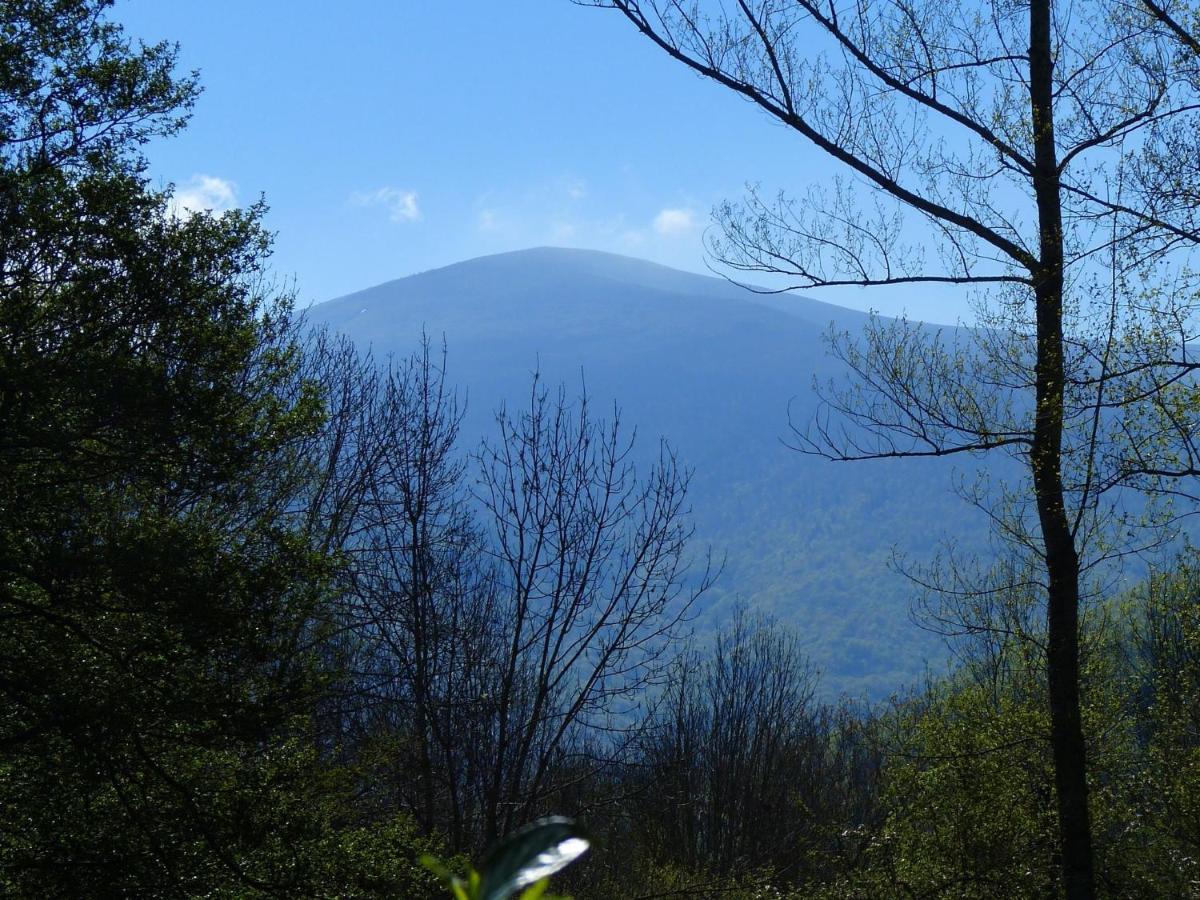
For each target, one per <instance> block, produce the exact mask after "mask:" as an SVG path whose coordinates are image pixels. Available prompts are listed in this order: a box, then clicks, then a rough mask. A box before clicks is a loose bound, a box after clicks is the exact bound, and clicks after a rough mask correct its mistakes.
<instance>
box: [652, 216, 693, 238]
mask: <svg viewBox="0 0 1200 900" xmlns="http://www.w3.org/2000/svg"><path fill="white" fill-rule="evenodd" d="M695 227H696V215H695V213H693V212H692V211H691V210H690V209H664V210H660V211H659V213H658V215H657V216H655V217H654V230H655V231H656V232H657V233H658V234H661V235H662V236H664V237H673V236H675V235H678V234H684V233H686V232H688V231H691V230H692V229H693V228H695Z"/></svg>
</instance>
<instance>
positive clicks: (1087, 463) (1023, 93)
mask: <svg viewBox="0 0 1200 900" xmlns="http://www.w3.org/2000/svg"><path fill="white" fill-rule="evenodd" d="M592 5H599V6H606V7H611V8H614V9H616V10H617V11H619V12H620V13H621V14H623V15H624V16H625V17H626V18H627V19H628V20H629V21H630V22H632V23H633V25H634V26H635V27H636V28H637V29H638V30H639V31H640V32H641V33H642V34H644V35H645V36H646V37H647V38H649V39H650V40H651V41H653V42H654V43H655V44H656V45H658V46H659V47H660V48H661V49H662V50H663V51H665V52H666V53H667V54H669V55H670V56H672V57H673V58H675V59H677V60H678V61H680V62H681V63H683V64H684V65H686V66H687V67H688V68H690V69H692V70H693V71H695V72H698V73H700V74H701V75H703V76H705V77H707V78H710V79H712V80H714V81H716V82H717V83H719V84H721V85H723V86H724V87H726V88H728V89H730V90H732V91H734V92H735V93H737V94H739V95H740V96H742V97H744V98H746V99H747V100H749V101H750V102H751V103H753V104H754V105H756V106H757V107H758V108H759V109H761V110H762V111H765V112H766V113H767V114H768V115H770V116H771V117H773V118H774V119H776V120H778V121H780V122H782V123H783V124H785V125H786V126H788V127H790V128H791V129H793V130H794V131H795V132H797V133H798V134H799V135H800V136H801V137H802V138H804V139H805V140H807V141H808V142H810V143H811V144H812V145H814V146H815V147H816V148H818V149H819V150H821V151H823V152H824V153H825V154H827V155H828V156H829V157H831V158H832V159H833V160H834V161H836V162H837V163H839V164H841V165H842V166H843V167H844V168H845V170H846V173H847V175H848V176H849V179H848V180H846V181H842V182H838V183H837V184H836V185H835V186H834V187H833V188H832V189H829V190H823V189H816V188H814V189H812V190H810V191H809V193H807V194H806V195H804V196H803V197H801V198H800V199H799V200H789V199H787V198H785V197H780V198H779V199H778V200H775V201H773V200H770V199H766V198H764V197H763V196H762V194H761V193H760V192H759V191H757V190H752V191H751V192H750V194H749V196H748V198H747V199H746V201H745V202H743V203H728V204H725V205H724V206H722V207H721V208H720V209H719V210H718V212H717V218H718V223H719V226H720V227H719V234H718V236H717V237H716V238H715V239H714V240H713V241H712V245H711V249H712V251H713V254H714V256H715V257H716V259H717V260H718V261H719V262H721V263H724V264H725V265H727V266H729V267H730V268H732V269H734V270H735V271H746V272H765V273H773V274H776V275H782V276H785V277H786V278H787V279H789V280H788V282H787V286H788V287H806V288H822V287H834V286H846V285H856V286H863V287H884V286H890V285H900V284H908V285H958V286H963V287H964V288H969V289H971V290H972V291H973V292H974V294H975V296H976V297H978V298H980V299H981V300H983V301H984V302H985V303H989V304H990V306H985V313H987V314H986V315H985V316H984V320H983V323H982V324H983V325H984V326H985V327H984V328H982V329H980V330H979V331H978V332H976V333H974V334H971V335H967V338H968V339H969V340H970V341H971V342H972V344H971V349H970V350H969V351H964V350H962V349H961V348H959V347H956V346H953V345H951V346H947V345H946V343H945V342H944V341H943V340H942V339H941V338H939V337H937V336H933V337H931V336H930V334H929V332H927V331H924V330H921V329H912V328H909V327H908V326H906V325H905V324H904V323H900V324H899V325H896V326H894V327H893V326H890V325H887V324H886V323H877V324H876V326H875V328H874V330H873V331H872V332H871V333H870V334H868V336H867V338H866V339H865V343H863V344H861V345H859V344H855V343H854V342H852V341H845V342H842V343H841V344H839V345H838V346H839V347H840V352H841V353H842V355H843V358H845V359H846V360H847V361H848V362H849V363H850V364H851V368H852V370H853V371H854V373H855V374H856V375H857V376H858V378H859V388H860V389H858V390H854V389H850V390H847V391H844V392H838V393H835V394H834V395H833V396H831V397H830V398H828V399H830V407H831V409H832V412H833V413H834V414H835V415H834V416H833V417H832V418H826V419H821V420H818V422H817V423H815V428H814V430H812V431H808V432H806V433H804V434H803V435H801V439H802V441H804V442H805V449H807V450H809V451H810V452H815V453H819V454H822V455H825V456H828V457H830V458H833V459H842V460H845V459H864V458H880V457H896V456H948V455H954V454H960V453H972V452H983V451H992V450H1004V451H1008V452H1010V453H1013V454H1014V455H1016V456H1017V457H1018V458H1019V459H1020V460H1021V461H1022V462H1023V463H1024V465H1025V471H1026V472H1027V487H1026V488H1025V491H1026V493H1025V494H1024V495H1023V496H1024V497H1026V498H1028V500H1029V501H1031V502H1030V504H1029V508H1021V507H1020V506H1019V504H1017V503H1016V502H1015V501H1017V500H1019V499H1020V498H1021V497H1022V494H1021V493H1020V492H1011V491H1010V492H1006V493H1004V494H1003V495H1002V497H1001V506H1002V507H1003V509H1002V514H999V515H997V516H996V518H995V521H996V522H997V525H998V526H999V527H1000V528H1001V529H1002V530H1006V531H1007V533H1009V534H1010V536H1011V537H1013V538H1014V539H1015V540H1016V542H1017V543H1018V544H1020V545H1022V546H1025V547H1026V548H1028V549H1029V550H1030V552H1031V553H1032V554H1033V556H1034V557H1035V559H1036V561H1037V566H1038V569H1039V570H1040V574H1039V578H1038V582H1039V584H1038V587H1039V589H1040V592H1041V596H1042V598H1043V600H1044V605H1045V618H1046V672H1047V684H1048V691H1047V692H1048V702H1049V712H1050V723H1051V726H1050V730H1051V734H1050V742H1051V747H1052V755H1053V761H1054V770H1055V779H1056V784H1055V787H1056V802H1057V804H1058V820H1059V829H1060V843H1061V865H1062V878H1063V882H1064V886H1065V889H1066V893H1067V896H1068V897H1071V898H1083V897H1092V896H1094V891H1095V888H1094V882H1095V876H1094V859H1093V847H1092V837H1091V826H1090V820H1089V811H1088V783H1087V774H1086V773H1087V759H1086V757H1087V753H1086V747H1085V743H1084V737H1083V731H1082V727H1081V717H1080V700H1079V654H1080V646H1079V616H1080V606H1081V602H1082V600H1083V595H1082V591H1081V573H1082V572H1083V571H1084V569H1085V567H1086V566H1087V565H1088V561H1087V551H1088V549H1089V548H1088V542H1089V540H1094V539H1095V536H1096V535H1098V534H1099V533H1100V532H1101V531H1102V529H1101V527H1100V525H1101V524H1102V522H1103V521H1104V520H1106V519H1111V518H1113V517H1114V516H1116V515H1118V513H1116V512H1114V509H1116V508H1117V507H1118V506H1119V502H1118V501H1116V500H1113V499H1112V494H1113V492H1114V491H1115V489H1116V488H1118V487H1119V486H1121V485H1133V486H1136V487H1138V488H1141V489H1146V490H1150V491H1154V492H1160V493H1167V494H1171V493H1177V492H1178V491H1179V488H1178V486H1177V485H1178V484H1179V482H1178V479H1179V478H1180V477H1182V476H1188V475H1191V474H1194V473H1195V472H1196V471H1198V469H1197V467H1196V465H1195V460H1196V459H1197V458H1200V457H1197V455H1196V454H1195V453H1194V450H1193V434H1192V432H1193V431H1194V429H1193V428H1192V419H1193V418H1194V417H1193V415H1192V410H1194V409H1195V401H1196V397H1195V395H1194V388H1193V387H1192V381H1191V380H1190V373H1191V372H1193V371H1194V369H1195V364H1194V363H1193V362H1192V361H1191V359H1190V357H1189V356H1188V343H1189V341H1190V340H1191V338H1192V334H1191V333H1190V331H1189V328H1191V327H1192V325H1191V323H1192V321H1193V319H1192V317H1191V315H1190V311H1191V306H1192V303H1193V297H1194V284H1193V282H1192V281H1191V278H1190V275H1189V269H1188V265H1187V262H1188V256H1189V254H1190V252H1191V251H1192V250H1193V249H1194V247H1195V245H1196V243H1197V235H1198V233H1200V230H1198V229H1197V227H1196V220H1195V209H1196V207H1195V204H1194V202H1191V200H1190V199H1189V198H1191V197H1194V190H1193V189H1192V186H1193V185H1195V183H1196V179H1195V177H1194V176H1195V166H1194V165H1193V162H1194V160H1195V150H1194V146H1191V145H1192V144H1194V141H1185V140H1183V135H1185V134H1192V133H1194V132H1193V131H1192V130H1191V129H1193V128H1194V123H1195V121H1196V112H1197V108H1198V103H1197V93H1196V90H1195V88H1196V86H1197V85H1196V79H1195V73H1194V71H1193V69H1192V68H1191V67H1192V61H1193V59H1194V56H1193V55H1191V54H1192V52H1193V48H1191V45H1190V44H1188V43H1187V40H1186V37H1187V34H1188V32H1187V25H1186V24H1184V25H1180V22H1181V21H1182V22H1184V23H1189V22H1190V21H1191V19H1190V17H1189V16H1188V15H1184V14H1181V9H1183V7H1182V5H1181V4H1170V7H1169V8H1166V7H1161V6H1158V5H1156V4H1152V3H1143V4H1137V3H1130V2H1120V0H1114V2H1103V3H1092V4H1088V5H1087V6H1086V8H1085V7H1082V6H1079V5H1075V4H1067V3H1056V2H1053V0H1029V2H1022V3H1007V2H1000V0H988V2H982V3H974V2H941V0H939V2H932V0H887V2H879V3H869V2H847V3H839V2H831V0H814V2H809V0H787V2H784V0H729V2H726V0H712V2H686V0H647V2H640V0H596V2H595V3H594V4H592ZM1184 12H1186V10H1184ZM1181 35H1182V37H1181ZM1181 47H1182V48H1184V51H1186V52H1184V51H1181V49H1180V48H1181ZM926 245H928V246H932V247H933V248H934V250H935V252H934V253H933V254H931V255H927V254H926V253H925V252H924V247H925V246H926ZM931 257H932V258H931ZM1164 284H1169V285H1170V287H1169V289H1167V290H1163V288H1162V286H1163V285H1164ZM1101 498H1107V499H1105V500H1104V501H1103V502H1102V501H1101ZM1013 513H1015V515H1013ZM1104 552H1105V551H1104V550H1103V549H1102V550H1101V555H1103V553H1104Z"/></svg>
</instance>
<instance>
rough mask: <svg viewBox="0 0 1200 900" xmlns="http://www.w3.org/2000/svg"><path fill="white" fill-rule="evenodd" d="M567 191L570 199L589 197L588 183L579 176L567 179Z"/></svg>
mask: <svg viewBox="0 0 1200 900" xmlns="http://www.w3.org/2000/svg"><path fill="white" fill-rule="evenodd" d="M566 193H567V198H568V199H569V200H582V199H584V198H585V197H587V184H586V183H585V182H584V181H583V180H582V179H579V178H573V179H570V180H569V181H567V184H566Z"/></svg>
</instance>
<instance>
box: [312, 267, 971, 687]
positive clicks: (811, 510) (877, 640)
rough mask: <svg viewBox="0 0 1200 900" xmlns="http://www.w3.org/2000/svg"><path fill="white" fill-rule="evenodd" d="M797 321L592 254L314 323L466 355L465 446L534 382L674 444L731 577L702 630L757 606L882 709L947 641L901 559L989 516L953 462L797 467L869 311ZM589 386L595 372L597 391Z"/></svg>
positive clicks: (398, 349) (434, 282)
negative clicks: (567, 392) (431, 342)
mask: <svg viewBox="0 0 1200 900" xmlns="http://www.w3.org/2000/svg"><path fill="white" fill-rule="evenodd" d="M793 301H794V302H793V304H792V305H791V306H789V307H788V308H787V310H786V311H783V310H781V309H776V308H771V307H770V306H767V305H764V304H762V303H759V302H755V299H754V297H753V295H750V294H748V293H747V292H745V291H743V290H742V289H740V288H738V287H736V286H734V285H731V284H728V283H726V282H724V281H722V280H720V279H716V278H706V277H704V276H699V275H692V274H687V273H682V272H677V271H674V270H671V269H668V268H664V267H662V266H657V265H654V264H652V263H647V262H642V261H639V260H633V259H628V258H625V257H620V256H613V255H609V254H603V253H596V252H591V251H576V250H559V249H538V250H529V251H523V252H519V253H509V254H502V255H499V256H492V257H485V258H482V259H476V260H471V261H469V262H465V263H460V264H458V265H454V266H449V267H447V268H444V269H438V270H435V271H431V272H425V273H422V274H419V275H414V276H411V277H409V278H403V279H400V280H398V281H393V282H389V283H387V284H383V285H379V286H377V287H373V288H369V289H367V290H364V291H360V292H358V293H355V294H351V295H349V296H347V297H343V298H340V299H338V300H334V301H331V302H329V303H324V304H320V305H318V306H316V307H313V308H312V310H311V311H310V313H309V315H310V318H311V319H312V320H313V321H314V322H315V323H318V324H320V323H324V324H328V325H330V326H332V327H334V328H336V329H339V330H341V331H344V332H345V333H346V334H348V335H350V336H352V337H353V338H354V339H355V340H357V341H359V342H361V343H363V344H367V343H369V344H372V345H373V346H374V348H375V349H376V351H377V352H379V353H387V352H395V353H399V354H405V353H408V352H410V351H411V350H412V349H413V348H414V347H415V346H416V343H417V341H418V338H419V335H420V333H421V330H422V328H424V329H425V330H426V331H427V332H428V333H429V334H430V335H432V336H434V337H435V338H436V337H439V336H442V335H444V336H445V338H446V340H447V343H448V346H449V370H450V378H451V380H452V381H453V382H455V383H457V384H459V385H461V386H463V387H464V388H465V389H466V391H467V392H468V396H469V414H468V421H467V433H468V434H471V435H478V434H481V433H485V432H486V430H487V428H488V426H489V425H490V420H491V410H492V409H494V407H495V406H496V405H497V404H498V403H499V402H501V401H503V400H508V401H509V402H520V400H521V399H522V398H524V397H527V396H528V390H529V375H530V373H531V372H532V371H533V370H534V369H535V368H536V369H540V371H541V373H542V375H543V377H545V378H546V379H547V380H551V381H555V380H565V381H566V382H567V383H568V386H569V388H570V389H572V390H573V391H575V390H577V389H578V387H579V385H580V383H581V378H582V379H585V380H586V384H587V388H588V391H589V393H590V394H591V396H592V398H593V400H594V402H595V405H596V407H597V409H600V410H604V411H607V410H608V409H609V408H610V406H611V403H612V401H613V400H616V401H617V402H618V403H619V404H620V406H621V408H622V410H623V418H624V421H625V422H626V423H627V424H635V425H636V426H637V427H638V430H639V436H640V437H639V440H640V442H641V443H643V444H644V445H646V446H647V447H653V446H654V443H655V441H656V439H657V437H658V436H659V435H665V436H666V437H667V438H668V439H669V440H670V442H671V443H672V445H673V446H675V447H676V448H677V449H678V452H679V455H680V456H681V457H682V458H683V459H684V460H685V461H686V462H687V463H688V464H689V465H691V466H692V467H693V468H694V471H695V476H694V481H693V491H692V495H691V496H692V499H693V508H694V517H695V522H696V526H697V541H696V547H697V549H698V550H699V549H700V547H701V545H703V544H711V545H712V546H713V548H714V550H715V551H716V552H717V554H718V555H722V554H725V555H727V558H728V564H727V567H726V570H725V574H724V576H723V577H722V579H721V582H720V584H719V587H718V589H717V590H716V591H714V592H713V594H712V596H711V597H710V598H709V599H708V601H707V604H706V609H705V612H704V614H703V615H702V616H701V618H700V619H699V620H698V622H697V628H698V629H701V630H703V629H705V628H708V627H711V624H712V623H713V621H714V620H715V619H716V618H717V617H719V616H720V614H721V610H722V609H723V608H725V607H727V605H728V604H729V603H730V602H732V601H733V600H734V598H735V597H739V596H740V597H742V598H744V599H745V600H747V601H749V602H750V603H752V604H753V605H755V606H758V607H762V608H764V609H767V610H770V611H772V612H774V613H775V614H777V615H778V616H779V617H781V618H783V619H786V620H787V621H789V622H791V623H793V624H795V625H796V626H797V627H799V628H800V629H801V630H802V631H803V632H804V633H805V634H806V636H807V637H808V638H809V640H810V650H811V652H812V654H813V656H814V657H815V658H816V659H817V660H818V662H819V663H820V665H821V666H822V667H823V668H824V669H825V671H826V673H827V682H828V684H829V685H831V686H832V687H834V688H838V689H842V688H845V689H848V690H852V691H858V690H861V689H868V690H870V691H871V692H872V693H875V694H878V693H880V692H882V691H887V690H890V689H893V688H896V687H898V686H899V685H900V684H901V683H902V682H904V681H906V680H909V679H911V678H912V677H914V676H915V675H917V674H919V672H920V671H921V669H922V667H923V659H924V657H925V655H926V654H928V653H932V655H933V656H934V657H938V656H940V648H939V647H938V644H937V643H936V641H934V640H933V639H932V638H930V637H929V636H928V635H926V634H925V633H923V632H921V631H919V630H918V629H916V628H915V627H914V626H913V625H911V624H910V622H909V620H908V604H907V598H908V596H909V594H910V589H909V587H908V585H907V583H905V582H904V581H903V579H901V578H900V577H899V576H897V575H895V574H894V573H892V572H890V571H889V570H888V568H887V565H886V564H887V561H888V560H889V559H890V557H891V554H892V550H893V547H894V546H895V547H897V548H898V549H900V550H901V551H902V552H909V553H911V554H914V555H915V556H917V557H918V558H920V557H921V556H926V555H928V554H929V552H930V551H931V549H932V547H933V544H934V542H935V541H936V539H938V538H939V537H942V536H944V535H946V534H951V535H956V536H960V537H962V538H963V539H964V540H965V541H966V542H967V543H968V544H978V542H979V540H980V537H981V534H982V531H981V523H980V521H979V518H978V517H977V516H973V515H972V514H971V511H970V510H969V509H968V508H967V507H966V506H965V505H964V504H963V503H962V502H961V501H960V500H959V499H958V498H957V497H955V496H954V495H953V494H952V493H951V492H950V486H951V483H952V473H953V471H954V469H953V467H952V466H950V465H946V464H940V463H938V462H937V461H929V462H917V461H911V462H910V461H901V462H891V463H862V464H835V463H829V462H824V461H822V460H818V459H813V458H810V457H806V456H802V455H800V454H798V453H795V452H794V451H791V450H789V449H787V448H786V447H785V446H784V445H783V443H782V442H781V440H780V438H781V437H785V436H786V434H787V431H788V410H789V405H790V408H791V414H792V416H793V417H794V418H795V419H796V420H797V421H799V422H803V421H804V420H805V419H806V418H807V417H808V416H809V415H810V414H811V411H812V409H813V404H814V398H813V395H812V392H811V385H812V381H813V378H814V376H816V377H818V378H822V379H824V378H828V377H830V376H831V375H835V374H837V373H838V371H839V369H838V364H837V363H836V361H835V360H832V359H831V358H829V357H828V356H826V354H825V348H824V344H823V341H822V336H823V334H824V333H825V331H826V329H827V328H828V326H829V324H830V323H831V322H833V323H834V324H835V325H836V326H837V327H839V328H846V329H851V330H854V329H857V328H860V327H861V326H862V324H863V322H864V321H865V317H864V316H863V315H862V314H861V313H856V312H852V311H850V310H845V309H841V308H839V307H836V306H830V305H828V304H823V303H818V302H815V301H812V300H809V299H806V298H803V297H795V298H793ZM581 373H582V374H581Z"/></svg>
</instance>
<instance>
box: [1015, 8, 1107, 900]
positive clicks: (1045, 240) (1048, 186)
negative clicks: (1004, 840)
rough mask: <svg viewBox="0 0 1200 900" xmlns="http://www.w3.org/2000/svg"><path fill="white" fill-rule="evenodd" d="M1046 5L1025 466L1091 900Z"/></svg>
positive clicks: (1039, 24) (1069, 811)
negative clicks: (1032, 389)
mask: <svg viewBox="0 0 1200 900" xmlns="http://www.w3.org/2000/svg"><path fill="white" fill-rule="evenodd" d="M1051 5H1052V4H1051V0H1034V2H1032V3H1031V4H1030V16H1029V74H1030V79H1029V93H1030V103H1031V111H1032V114H1033V115H1032V121H1033V127H1034V164H1035V169H1036V171H1035V174H1034V191H1035V196H1036V199H1037V207H1038V228H1039V238H1040V244H1041V247H1040V252H1039V263H1040V265H1039V266H1038V269H1037V271H1035V272H1034V273H1033V274H1034V279H1035V283H1034V299H1035V303H1036V315H1037V361H1036V370H1035V375H1036V394H1037V411H1036V417H1035V421H1034V435H1033V443H1032V445H1031V447H1030V462H1031V465H1032V470H1033V484H1034V491H1035V494H1036V497H1037V510H1038V519H1039V521H1040V523H1041V530H1042V541H1043V545H1044V548H1045V554H1046V555H1045V559H1046V574H1047V579H1048V593H1047V608H1046V618H1047V628H1048V641H1049V646H1048V649H1047V657H1046V667H1047V681H1048V685H1049V694H1050V697H1049V700H1050V742H1051V747H1052V750H1053V755H1054V780H1055V786H1056V788H1057V794H1058V829H1059V844H1060V853H1061V863H1062V878H1063V886H1064V888H1065V892H1066V896H1067V898H1068V900H1085V898H1086V900H1091V898H1092V897H1094V896H1095V878H1094V874H1093V862H1092V829H1091V821H1090V818H1089V813H1088V787H1087V766H1086V749H1085V746H1084V741H1083V723H1082V719H1081V716H1080V708H1079V556H1078V553H1077V552H1076V548H1075V536H1074V534H1073V533H1072V531H1071V527H1070V522H1069V520H1068V518H1067V513H1066V506H1065V503H1064V498H1063V481H1062V438H1063V387H1064V359H1063V300H1062V298H1063V237H1062V205H1061V192H1060V184H1059V172H1058V157H1057V151H1056V148H1055V140H1054V107H1053V72H1054V58H1053V55H1052V49H1051V41H1050V30H1051Z"/></svg>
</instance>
